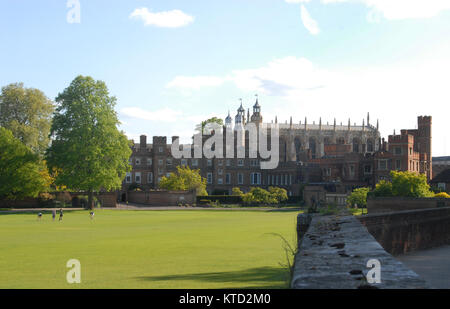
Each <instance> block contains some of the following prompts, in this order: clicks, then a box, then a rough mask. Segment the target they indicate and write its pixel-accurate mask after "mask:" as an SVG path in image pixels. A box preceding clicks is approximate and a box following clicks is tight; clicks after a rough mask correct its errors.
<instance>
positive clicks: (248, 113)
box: [247, 108, 250, 122]
mask: <svg viewBox="0 0 450 309" xmlns="http://www.w3.org/2000/svg"><path fill="white" fill-rule="evenodd" d="M247 122H250V108H247Z"/></svg>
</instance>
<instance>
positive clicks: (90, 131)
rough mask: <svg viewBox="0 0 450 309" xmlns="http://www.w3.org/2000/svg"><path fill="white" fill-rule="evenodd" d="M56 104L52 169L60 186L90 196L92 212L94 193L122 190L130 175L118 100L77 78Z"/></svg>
mask: <svg viewBox="0 0 450 309" xmlns="http://www.w3.org/2000/svg"><path fill="white" fill-rule="evenodd" d="M56 102H57V103H58V106H57V108H56V111H55V113H54V117H53V123H52V127H51V138H52V143H51V146H50V147H49V149H48V151H47V153H46V158H47V163H48V167H49V169H50V170H53V169H55V170H57V171H58V172H57V175H56V179H55V182H56V184H57V185H64V186H67V187H68V188H70V189H74V190H81V191H86V192H88V193H89V205H91V207H92V193H93V192H96V191H100V190H102V189H104V190H107V191H110V190H115V189H119V188H120V187H121V185H122V181H123V179H124V178H125V176H126V173H127V172H128V171H130V170H131V166H130V165H129V163H128V160H129V158H130V155H131V148H130V146H129V142H128V140H127V137H126V136H125V134H124V133H123V132H121V131H119V129H118V125H119V124H120V123H119V120H118V118H117V114H116V112H115V110H114V107H115V105H116V98H115V97H112V96H110V95H109V92H108V89H107V87H106V84H105V83H104V82H102V81H95V80H94V79H93V78H92V77H84V76H78V77H77V78H75V79H74V80H73V81H72V83H71V84H70V86H69V87H67V88H66V89H65V90H64V91H63V92H62V93H60V94H59V95H58V97H57V98H56Z"/></svg>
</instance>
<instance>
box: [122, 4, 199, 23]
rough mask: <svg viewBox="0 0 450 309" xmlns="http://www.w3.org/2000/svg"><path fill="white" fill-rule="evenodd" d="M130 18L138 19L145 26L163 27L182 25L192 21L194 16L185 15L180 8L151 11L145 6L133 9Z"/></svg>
mask: <svg viewBox="0 0 450 309" xmlns="http://www.w3.org/2000/svg"><path fill="white" fill-rule="evenodd" d="M130 18H135V19H140V20H142V21H143V22H144V25H146V26H156V27H163V28H178V27H184V26H187V25H189V24H190V23H192V22H193V21H194V17H192V16H190V15H187V14H186V13H184V12H182V11H180V10H172V11H165V12H158V13H152V12H150V11H149V10H148V9H147V8H145V7H144V8H139V9H135V10H134V11H133V12H132V13H131V14H130Z"/></svg>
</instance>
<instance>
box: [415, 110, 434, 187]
mask: <svg viewBox="0 0 450 309" xmlns="http://www.w3.org/2000/svg"><path fill="white" fill-rule="evenodd" d="M417 129H418V145H417V150H418V151H419V153H420V160H421V161H422V162H421V165H422V167H421V172H423V173H425V174H426V175H427V179H428V180H431V179H432V178H433V157H432V148H431V145H432V117H431V116H419V117H418V119H417Z"/></svg>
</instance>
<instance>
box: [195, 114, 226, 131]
mask: <svg viewBox="0 0 450 309" xmlns="http://www.w3.org/2000/svg"><path fill="white" fill-rule="evenodd" d="M208 123H217V124H219V125H221V126H223V119H221V118H217V117H212V118H209V119H207V120H205V121H202V122H201V123H200V124H198V125H197V126H196V128H195V130H197V131H198V132H203V129H205V127H206V125H207V124H208Z"/></svg>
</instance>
